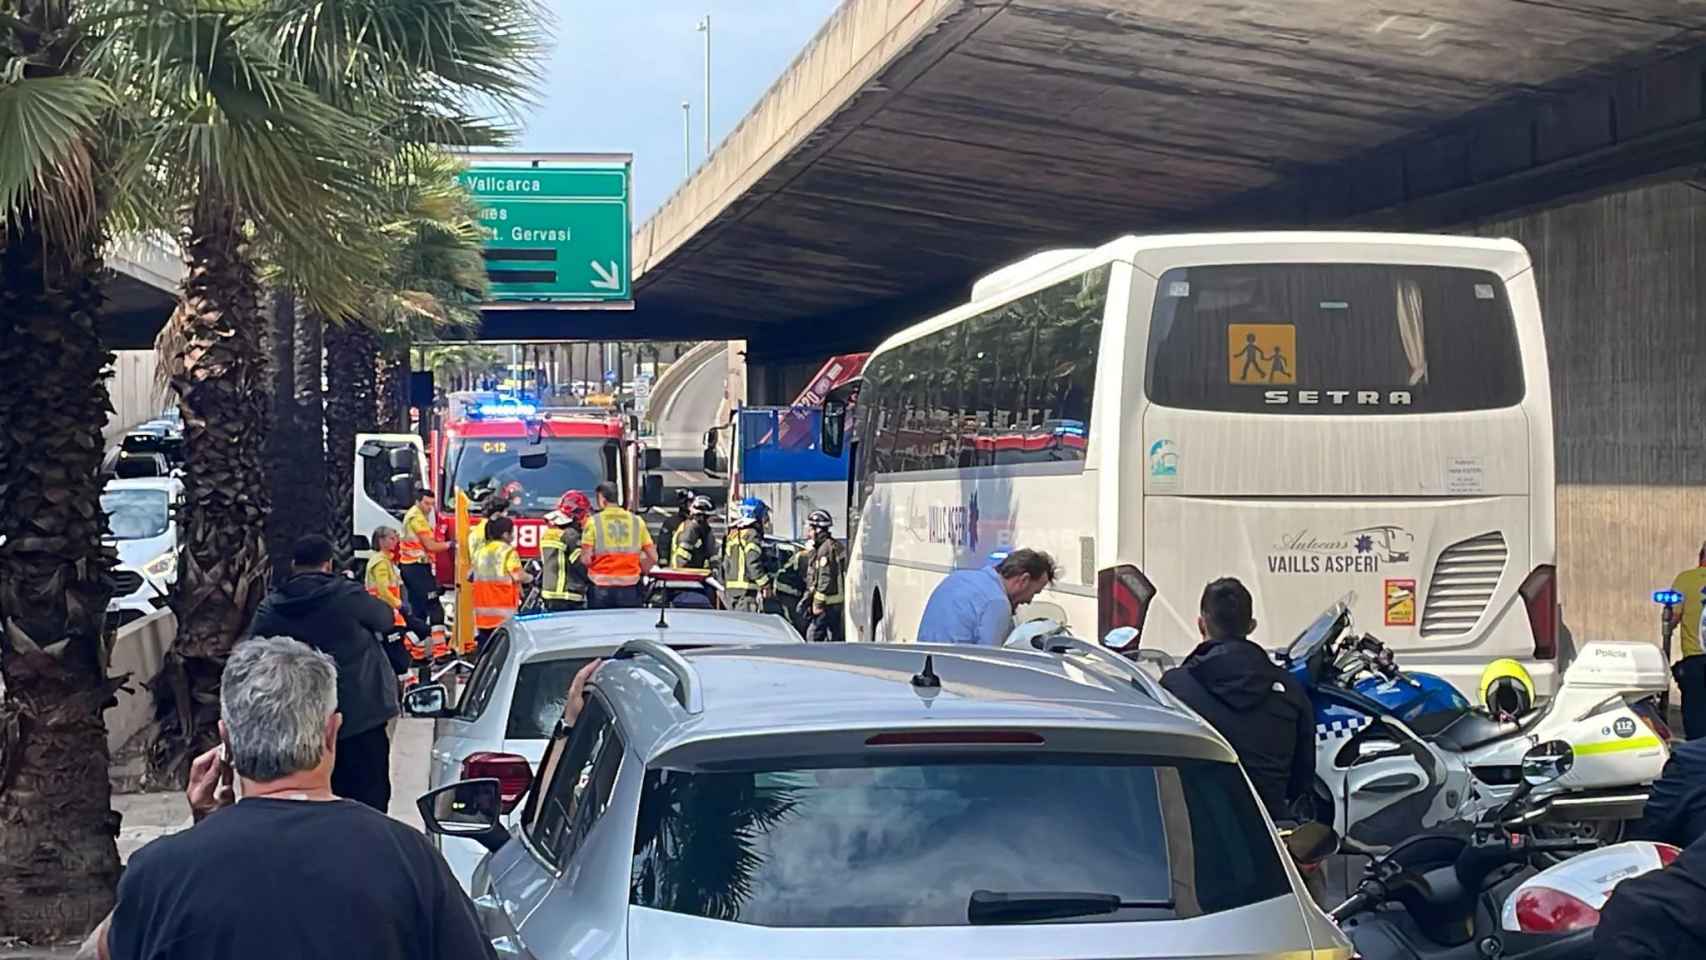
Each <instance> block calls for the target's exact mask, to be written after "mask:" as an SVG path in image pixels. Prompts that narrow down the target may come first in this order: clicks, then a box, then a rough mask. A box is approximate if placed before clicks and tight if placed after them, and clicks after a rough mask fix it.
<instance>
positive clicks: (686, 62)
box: [520, 0, 839, 225]
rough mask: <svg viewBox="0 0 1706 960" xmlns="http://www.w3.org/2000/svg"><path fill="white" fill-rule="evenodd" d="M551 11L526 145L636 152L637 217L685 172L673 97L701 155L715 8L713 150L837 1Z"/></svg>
mask: <svg viewBox="0 0 1706 960" xmlns="http://www.w3.org/2000/svg"><path fill="white" fill-rule="evenodd" d="M544 2H545V3H546V5H547V6H548V7H549V8H550V9H551V11H552V12H553V13H554V14H555V15H556V24H555V33H556V45H555V48H554V49H553V50H552V52H551V56H550V61H549V65H548V66H547V69H546V73H545V78H544V81H543V82H542V83H541V84H540V92H539V104H538V106H537V107H535V108H534V110H533V112H532V114H531V115H530V116H529V117H528V118H527V124H526V127H525V129H524V131H523V134H522V138H521V143H520V146H521V148H522V149H525V150H541V151H543V150H572V151H589V152H602V151H615V152H624V153H632V154H633V155H634V217H635V223H636V225H638V224H639V223H642V222H644V221H645V219H646V218H647V217H649V216H650V215H651V214H652V211H654V210H655V209H657V207H658V205H659V204H661V203H662V202H663V201H664V200H665V199H666V198H667V197H668V196H669V195H670V194H671V193H673V192H674V191H675V188H676V187H677V186H679V185H680V184H681V181H682V177H683V174H684V172H685V171H684V168H683V165H684V158H683V156H682V142H681V141H682V136H681V101H682V100H684V99H685V100H690V101H692V104H693V162H694V164H695V165H697V164H698V163H699V162H700V161H702V160H703V159H704V157H703V153H704V149H705V146H704V144H705V133H704V113H703V110H704V85H705V64H704V42H705V40H704V35H703V34H701V33H698V32H697V31H696V30H695V29H694V28H695V26H697V24H698V22H699V18H700V17H701V16H703V15H705V14H706V13H709V14H710V15H711V28H712V30H711V61H712V75H711V98H712V111H711V135H712V145H713V147H715V145H716V144H717V143H720V142H721V140H722V138H723V137H724V136H725V135H726V134H727V133H728V132H729V131H730V130H732V129H734V127H735V125H736V124H737V123H739V122H740V119H741V117H743V116H745V115H746V112H747V110H749V109H751V107H752V105H753V104H754V103H757V102H758V98H759V97H760V96H762V95H763V94H764V91H766V90H768V89H769V88H770V84H771V83H773V82H774V81H775V80H776V78H777V77H779V76H781V74H782V71H783V70H784V69H786V68H787V66H788V64H789V63H791V62H792V61H793V59H794V56H795V55H796V54H798V53H799V52H800V50H801V49H802V48H804V46H805V44H806V42H807V41H808V40H809V39H811V37H812V35H813V34H815V33H816V32H817V30H818V27H820V26H822V25H823V22H824V21H825V20H827V19H828V18H829V15H830V13H831V12H833V11H834V9H835V7H836V5H837V3H838V2H839V0H614V2H611V0H601V2H593V0H544Z"/></svg>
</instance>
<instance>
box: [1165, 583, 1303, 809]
mask: <svg viewBox="0 0 1706 960" xmlns="http://www.w3.org/2000/svg"><path fill="white" fill-rule="evenodd" d="M1254 608H1255V604H1254V602H1253V601H1252V600H1251V598H1250V591H1249V590H1247V589H1245V588H1244V584H1242V583H1240V582H1238V581H1237V580H1235V579H1233V578H1231V577H1224V578H1222V579H1220V580H1216V581H1214V582H1213V583H1210V584H1209V585H1208V586H1207V587H1204V588H1203V592H1202V602H1201V604H1200V605H1199V607H1198V610H1199V616H1198V617H1197V631H1198V632H1199V633H1201V634H1202V637H1203V642H1202V643H1201V644H1198V645H1197V648H1196V649H1195V650H1193V651H1191V655H1190V656H1189V657H1186V658H1185V662H1184V663H1183V664H1181V665H1179V666H1178V667H1175V668H1173V669H1172V670H1169V671H1167V672H1166V673H1165V674H1162V676H1161V685H1162V686H1163V687H1166V688H1167V689H1168V690H1169V691H1171V692H1172V694H1173V695H1174V696H1176V697H1178V698H1179V699H1180V700H1183V701H1184V702H1185V705H1186V706H1188V707H1190V708H1191V709H1192V710H1195V711H1196V712H1197V714H1198V715H1200V716H1201V717H1202V718H1203V719H1204V720H1207V721H1208V723H1209V726H1212V727H1214V729H1216V730H1218V731H1220V735H1221V736H1223V737H1225V738H1226V740H1227V742H1228V743H1230V744H1232V750H1233V752H1235V753H1237V754H1238V762H1239V763H1241V764H1243V765H1244V771H1245V772H1246V773H1248V774H1249V775H1250V782H1251V783H1252V784H1253V785H1254V786H1255V788H1256V793H1257V794H1259V795H1260V796H1261V798H1262V803H1263V804H1264V805H1266V806H1267V808H1268V815H1269V816H1271V817H1273V818H1274V819H1275V820H1285V819H1288V818H1290V817H1291V815H1292V814H1291V807H1292V804H1293V803H1294V802H1296V801H1297V800H1299V799H1301V798H1304V797H1306V796H1308V795H1309V791H1311V790H1312V789H1313V788H1314V783H1315V710H1314V708H1313V707H1311V706H1310V703H1309V696H1308V694H1306V693H1304V691H1303V687H1302V686H1301V685H1299V684H1298V682H1297V681H1296V680H1295V679H1293V678H1292V676H1291V674H1289V673H1286V672H1285V671H1284V670H1282V669H1280V667H1279V666H1278V665H1277V664H1275V663H1274V661H1273V658H1272V657H1270V656H1268V652H1267V651H1266V650H1263V649H1262V648H1261V647H1260V646H1258V645H1257V644H1255V643H1252V642H1251V641H1250V639H1249V637H1250V634H1251V633H1252V632H1253V631H1254V630H1255V629H1256V620H1255V617H1254V615H1253V613H1254Z"/></svg>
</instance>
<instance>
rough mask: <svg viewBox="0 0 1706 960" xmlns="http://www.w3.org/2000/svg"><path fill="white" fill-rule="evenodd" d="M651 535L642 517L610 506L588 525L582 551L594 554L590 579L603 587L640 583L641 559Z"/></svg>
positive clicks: (627, 585) (589, 574)
mask: <svg viewBox="0 0 1706 960" xmlns="http://www.w3.org/2000/svg"><path fill="white" fill-rule="evenodd" d="M651 539H652V535H651V532H650V531H648V530H647V529H646V525H645V524H644V523H643V522H642V521H641V520H640V518H639V517H636V516H634V515H633V514H631V513H629V512H628V511H626V510H624V509H622V508H621V507H618V506H615V505H611V506H608V507H605V508H604V509H603V510H600V511H598V512H597V513H595V514H593V515H592V517H591V518H590V519H588V520H587V522H586V533H585V535H584V536H583V537H582V540H581V550H582V551H583V552H590V553H591V554H592V562H591V563H589V564H587V569H586V572H587V577H588V578H589V579H591V580H592V582H593V583H594V584H596V585H597V586H600V587H631V586H633V585H634V584H637V583H639V582H640V574H641V573H642V571H641V569H640V564H641V558H642V557H643V556H644V555H645V548H646V545H647V544H649V543H650V542H651Z"/></svg>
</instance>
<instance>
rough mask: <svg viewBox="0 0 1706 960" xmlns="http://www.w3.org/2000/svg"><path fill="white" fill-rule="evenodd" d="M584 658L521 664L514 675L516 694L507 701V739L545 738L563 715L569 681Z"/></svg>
mask: <svg viewBox="0 0 1706 960" xmlns="http://www.w3.org/2000/svg"><path fill="white" fill-rule="evenodd" d="M590 662H591V661H590V660H587V659H575V658H572V657H571V658H568V659H563V660H534V661H531V662H529V663H524V664H522V665H521V669H520V670H519V671H517V673H516V676H515V697H514V698H513V699H512V700H511V701H510V708H509V726H508V729H507V730H506V731H505V733H504V737H505V738H506V739H509V740H547V739H550V737H551V731H552V730H554V729H555V728H556V726H557V718H559V717H561V716H562V715H563V703H564V702H565V701H566V700H568V696H569V681H571V680H573V679H574V678H575V674H577V673H579V672H580V669H581V667H584V666H586V665H587V664H588V663H590Z"/></svg>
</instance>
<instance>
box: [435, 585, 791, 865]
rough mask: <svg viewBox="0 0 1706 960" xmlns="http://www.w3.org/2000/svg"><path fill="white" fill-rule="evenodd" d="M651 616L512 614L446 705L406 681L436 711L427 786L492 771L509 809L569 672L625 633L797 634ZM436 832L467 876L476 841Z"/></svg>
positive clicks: (749, 623) (603, 653)
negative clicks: (660, 620) (453, 700)
mask: <svg viewBox="0 0 1706 960" xmlns="http://www.w3.org/2000/svg"><path fill="white" fill-rule="evenodd" d="M658 617H659V611H657V610H651V609H637V610H585V611H577V612H572V613H555V614H540V615H537V616H521V617H516V618H515V619H513V620H511V621H510V622H509V623H508V624H506V625H505V626H504V627H502V628H500V629H499V630H498V631H497V632H496V633H495V634H493V635H492V638H491V639H490V640H488V641H486V643H485V645H484V646H482V647H481V649H480V652H479V656H478V658H477V659H476V660H475V663H474V669H473V672H472V673H471V674H470V675H469V677H468V681H467V683H466V684H464V685H463V688H462V695H461V699H460V702H458V703H457V704H456V705H455V707H453V708H451V707H445V708H439V706H438V705H439V703H440V702H441V701H443V700H444V698H445V693H444V689H443V688H442V687H439V686H438V685H436V684H435V685H430V686H427V687H422V688H420V689H418V690H415V691H411V693H410V695H409V697H408V698H407V700H406V704H405V706H406V707H407V708H408V709H409V712H410V713H411V715H413V716H417V717H419V716H427V717H434V718H436V719H437V723H436V724H435V725H434V726H435V729H434V731H433V743H432V758H431V760H430V763H429V767H428V774H427V784H428V786H429V787H439V786H443V785H444V784H448V783H455V782H457V781H458V780H466V779H475V778H479V777H496V778H498V780H499V781H500V783H502V784H503V785H504V789H503V796H504V803H505V813H506V814H508V813H509V811H510V810H511V809H512V808H513V807H514V806H515V804H516V802H517V801H519V800H520V799H521V793H522V792H523V791H524V790H525V789H526V786H527V784H528V783H529V782H530V780H531V778H532V776H533V772H534V769H535V765H536V764H538V762H539V758H540V756H541V755H542V754H543V753H544V752H545V744H546V743H547V742H549V740H550V738H551V736H552V734H553V733H554V732H555V731H556V725H557V721H558V720H559V719H560V718H561V717H562V715H563V701H564V700H565V698H566V694H567V691H568V687H569V681H571V680H573V679H574V676H575V674H576V673H578V672H579V671H580V668H581V667H583V666H585V665H586V664H588V663H590V662H591V661H593V660H597V659H599V658H601V657H608V656H610V655H611V654H612V653H615V652H616V649H617V648H618V647H619V646H621V645H622V644H623V643H624V642H626V641H628V640H631V639H634V638H636V637H646V638H649V639H652V640H655V641H657V642H658V643H661V644H664V645H665V646H667V647H669V648H672V649H692V648H699V647H719V646H730V645H737V644H739V645H746V644H781V643H803V642H804V640H803V638H802V637H801V636H800V635H799V634H798V633H797V632H795V630H794V628H793V627H792V626H791V625H789V624H788V622H787V621H785V620H783V619H782V618H781V617H775V616H768V615H763V614H751V613H734V612H729V611H716V610H703V609H685V608H683V609H673V610H669V611H667V612H666V613H665V614H664V618H665V619H664V622H665V623H667V624H668V626H658ZM511 819H513V818H511ZM435 839H436V840H437V842H438V845H439V850H440V852H442V853H443V854H444V858H445V860H446V861H447V862H449V864H450V868H451V871H452V872H453V873H455V874H456V877H457V879H459V880H461V881H462V883H463V886H464V887H466V886H468V884H469V881H470V879H471V877H472V876H473V873H474V866H475V865H476V864H477V863H479V861H480V858H481V857H483V856H485V853H486V851H485V849H484V848H483V847H481V846H480V845H479V843H477V842H475V841H473V840H468V839H462V838H457V837H442V836H441V837H437V838H435Z"/></svg>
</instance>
